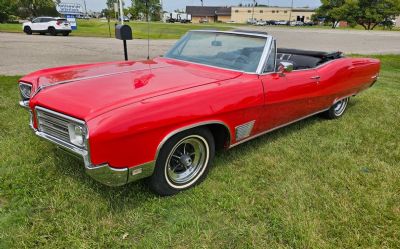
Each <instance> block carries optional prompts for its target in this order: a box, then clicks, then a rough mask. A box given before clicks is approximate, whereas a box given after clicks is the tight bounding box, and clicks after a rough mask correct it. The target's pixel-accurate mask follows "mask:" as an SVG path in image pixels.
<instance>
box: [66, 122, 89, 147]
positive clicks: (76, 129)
mask: <svg viewBox="0 0 400 249" xmlns="http://www.w3.org/2000/svg"><path fill="white" fill-rule="evenodd" d="M68 133H69V139H70V141H71V143H72V144H75V145H77V146H79V147H84V146H85V139H86V134H87V132H86V128H85V127H84V126H82V125H79V124H69V125H68Z"/></svg>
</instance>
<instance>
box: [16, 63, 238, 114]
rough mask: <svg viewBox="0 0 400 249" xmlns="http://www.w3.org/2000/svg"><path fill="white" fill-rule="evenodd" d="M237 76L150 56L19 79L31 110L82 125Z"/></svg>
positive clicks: (70, 68)
mask: <svg viewBox="0 0 400 249" xmlns="http://www.w3.org/2000/svg"><path fill="white" fill-rule="evenodd" d="M239 75H241V72H234V71H230V70H224V69H217V68H212V67H208V66H202V65H196V64H192V63H187V62H182V61H177V60H171V59H166V58H156V59H154V60H148V61H140V62H132V61H130V62H112V63H100V64H90V65H81V66H71V67H62V68H55V69H45V70H41V71H38V72H35V73H33V74H31V75H28V76H26V77H24V78H22V79H21V81H26V82H30V83H32V84H33V92H35V91H37V93H36V94H34V96H33V97H32V99H31V101H30V107H31V108H34V107H35V106H42V107H45V108H48V109H52V110H54V111H58V112H61V113H64V114H66V115H70V116H73V117H76V118H79V119H82V120H86V121H88V120H90V119H92V118H94V117H96V116H98V115H101V114H103V113H106V112H108V111H110V110H112V109H115V108H119V107H122V106H125V105H128V104H133V103H136V102H139V101H142V100H144V99H148V98H152V97H156V96H159V95H164V94H168V93H172V92H176V91H181V90H184V89H188V88H193V87H196V86H201V85H204V84H209V83H214V82H218V81H223V80H227V79H232V78H235V77H238V76H239ZM41 88H42V89H41ZM38 89H39V91H38ZM40 89H41V90H40Z"/></svg>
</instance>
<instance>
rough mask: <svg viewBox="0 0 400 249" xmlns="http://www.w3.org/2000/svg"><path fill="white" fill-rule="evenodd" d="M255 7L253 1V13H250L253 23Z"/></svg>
mask: <svg viewBox="0 0 400 249" xmlns="http://www.w3.org/2000/svg"><path fill="white" fill-rule="evenodd" d="M255 5H256V0H253V12H252V13H251V21H254V7H255Z"/></svg>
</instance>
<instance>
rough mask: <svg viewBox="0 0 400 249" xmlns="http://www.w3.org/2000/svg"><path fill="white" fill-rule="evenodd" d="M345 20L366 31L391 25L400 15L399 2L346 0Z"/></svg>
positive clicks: (391, 0) (387, 0) (393, 0)
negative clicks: (346, 11) (380, 25)
mask: <svg viewBox="0 0 400 249" xmlns="http://www.w3.org/2000/svg"><path fill="white" fill-rule="evenodd" d="M346 6H347V9H348V15H347V20H348V21H349V22H355V23H357V24H359V25H361V26H363V27H364V29H366V30H372V29H374V28H375V27H376V26H377V25H379V24H383V25H385V24H388V23H393V22H392V20H394V19H395V18H396V16H398V15H400V0H347V1H346Z"/></svg>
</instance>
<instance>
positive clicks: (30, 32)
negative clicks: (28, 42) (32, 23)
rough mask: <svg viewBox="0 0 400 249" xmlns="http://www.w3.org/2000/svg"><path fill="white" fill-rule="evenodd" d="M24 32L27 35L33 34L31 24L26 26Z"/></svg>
mask: <svg viewBox="0 0 400 249" xmlns="http://www.w3.org/2000/svg"><path fill="white" fill-rule="evenodd" d="M24 32H25V34H27V35H31V34H32V29H31V27H29V26H26V27H24Z"/></svg>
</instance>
